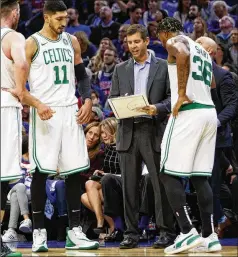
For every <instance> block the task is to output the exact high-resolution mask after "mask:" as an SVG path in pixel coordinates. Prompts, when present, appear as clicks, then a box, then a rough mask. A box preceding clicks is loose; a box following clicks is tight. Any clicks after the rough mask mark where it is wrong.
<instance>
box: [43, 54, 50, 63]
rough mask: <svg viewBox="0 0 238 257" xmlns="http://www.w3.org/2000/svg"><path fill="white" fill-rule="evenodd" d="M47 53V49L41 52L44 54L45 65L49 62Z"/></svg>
mask: <svg viewBox="0 0 238 257" xmlns="http://www.w3.org/2000/svg"><path fill="white" fill-rule="evenodd" d="M47 54H48V52H47V51H44V52H43V56H44V60H45V64H46V65H47V64H49V63H50V60H47Z"/></svg>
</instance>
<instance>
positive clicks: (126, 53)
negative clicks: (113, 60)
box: [119, 36, 131, 62]
mask: <svg viewBox="0 0 238 257" xmlns="http://www.w3.org/2000/svg"><path fill="white" fill-rule="evenodd" d="M122 48H123V51H122V52H121V53H120V54H119V59H120V61H122V62H124V61H127V60H128V59H130V58H131V53H130V51H129V47H128V44H127V37H126V36H125V37H124V39H123V45H122Z"/></svg>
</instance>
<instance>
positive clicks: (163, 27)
mask: <svg viewBox="0 0 238 257" xmlns="http://www.w3.org/2000/svg"><path fill="white" fill-rule="evenodd" d="M182 31H183V27H182V25H181V23H180V22H179V21H177V20H176V19H174V18H165V19H163V20H162V21H161V22H160V23H159V25H158V36H159V38H160V40H161V42H162V44H163V46H164V47H165V48H166V49H167V51H168V59H167V61H168V69H169V77H170V87H171V105H172V106H171V107H172V115H171V117H170V119H169V122H168V125H167V128H166V131H165V134H164V138H163V141H162V145H161V172H160V177H161V181H162V182H163V184H164V186H165V190H166V194H167V196H168V199H169V202H170V205H171V207H172V209H173V212H174V214H175V217H176V218H177V221H178V224H179V226H180V229H181V233H180V235H179V236H178V237H177V238H176V239H175V242H174V244H173V245H171V246H169V247H167V248H166V249H165V250H164V252H165V253H166V254H175V253H180V252H183V251H186V250H189V249H191V251H195V252H201V251H204V252H215V251H220V250H221V245H220V243H219V240H218V237H217V234H215V233H214V228H213V215H212V214H213V209H212V206H213V203H212V191H211V188H210V185H209V183H208V180H207V177H208V176H211V172H212V168H213V162H214V152H215V140H216V129H217V115H216V110H215V107H214V103H213V101H212V99H211V88H215V82H214V78H213V74H212V60H211V58H210V56H209V54H208V53H207V52H206V51H205V50H204V49H203V48H202V46H200V45H199V44H197V43H195V42H194V41H192V40H191V39H190V38H188V37H186V36H184V35H183V34H182V33H181V32H182ZM181 177H190V178H191V181H192V183H193V185H194V187H195V189H196V193H197V198H198V205H199V209H200V216H201V220H202V237H201V236H200V235H199V234H198V232H197V230H196V229H195V228H194V227H193V225H192V223H191V220H190V218H189V216H188V212H187V209H186V197H185V192H184V189H183V185H182V183H181V180H180V178H181ZM192 248H193V249H192Z"/></svg>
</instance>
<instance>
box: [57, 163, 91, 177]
mask: <svg viewBox="0 0 238 257" xmlns="http://www.w3.org/2000/svg"><path fill="white" fill-rule="evenodd" d="M89 168H90V162H88V163H87V165H86V166H83V167H80V168H76V169H73V170H68V171H62V172H60V173H59V174H60V175H63V176H66V175H71V174H74V173H78V172H82V171H85V170H88V169H89Z"/></svg>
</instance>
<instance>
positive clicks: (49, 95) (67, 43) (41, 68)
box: [28, 32, 78, 106]
mask: <svg viewBox="0 0 238 257" xmlns="http://www.w3.org/2000/svg"><path fill="white" fill-rule="evenodd" d="M32 38H33V39H34V40H35V41H36V43H37V51H36V53H35V55H34V56H33V59H32V64H31V68H30V74H29V78H28V81H29V85H30V91H31V94H32V95H33V96H35V97H36V98H38V99H39V100H40V101H41V102H43V103H44V104H47V105H49V106H69V105H73V104H75V103H77V102H78V101H77V98H76V97H75V72H74V49H73V46H72V42H71V39H70V36H69V34H68V33H65V32H63V33H62V34H61V35H59V38H58V40H55V41H53V40H50V39H48V38H46V37H44V36H43V35H41V34H40V33H35V34H33V35H32Z"/></svg>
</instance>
